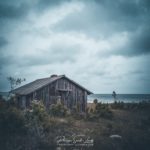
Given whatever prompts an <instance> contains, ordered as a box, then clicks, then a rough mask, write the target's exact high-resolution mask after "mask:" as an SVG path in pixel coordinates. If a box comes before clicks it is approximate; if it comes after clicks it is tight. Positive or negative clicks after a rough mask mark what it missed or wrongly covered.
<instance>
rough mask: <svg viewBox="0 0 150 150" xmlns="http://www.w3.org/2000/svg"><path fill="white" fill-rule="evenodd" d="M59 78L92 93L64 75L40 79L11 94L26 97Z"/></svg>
mask: <svg viewBox="0 0 150 150" xmlns="http://www.w3.org/2000/svg"><path fill="white" fill-rule="evenodd" d="M61 78H66V79H67V80H69V81H70V82H72V83H73V84H75V85H77V86H79V87H80V88H81V89H84V90H85V91H87V92H88V94H92V92H90V91H89V90H87V89H85V88H84V87H82V86H81V85H79V84H78V83H76V82H74V81H73V80H71V79H69V78H68V77H66V76H65V75H59V76H51V77H48V78H42V79H37V80H35V81H33V82H30V83H28V84H26V85H23V86H21V87H19V88H17V89H14V90H12V91H11V92H12V93H14V94H19V95H28V94H30V93H32V92H34V91H36V90H38V89H41V88H42V87H44V86H46V85H48V84H51V83H53V82H54V81H56V80H58V79H61Z"/></svg>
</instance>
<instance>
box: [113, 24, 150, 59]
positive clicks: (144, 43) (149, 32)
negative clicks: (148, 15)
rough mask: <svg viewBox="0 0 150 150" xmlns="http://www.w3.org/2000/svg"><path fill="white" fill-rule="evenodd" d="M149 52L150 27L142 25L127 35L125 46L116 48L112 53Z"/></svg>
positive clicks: (141, 53) (124, 54)
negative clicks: (142, 26)
mask: <svg viewBox="0 0 150 150" xmlns="http://www.w3.org/2000/svg"><path fill="white" fill-rule="evenodd" d="M149 53H150V27H144V28H142V29H141V30H139V31H137V32H135V33H134V34H132V35H131V36H129V40H128V42H127V44H126V46H125V47H123V48H122V49H118V50H117V51H116V52H114V54H116V55H118V54H119V55H123V56H128V57H132V56H138V55H147V54H149Z"/></svg>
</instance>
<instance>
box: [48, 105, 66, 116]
mask: <svg viewBox="0 0 150 150" xmlns="http://www.w3.org/2000/svg"><path fill="white" fill-rule="evenodd" d="M48 112H49V114H50V115H51V116H57V117H64V116H66V114H67V108H66V107H65V106H63V105H62V104H52V105H51V106H50V108H49V110H48Z"/></svg>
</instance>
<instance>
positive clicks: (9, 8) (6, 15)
mask: <svg viewBox="0 0 150 150" xmlns="http://www.w3.org/2000/svg"><path fill="white" fill-rule="evenodd" d="M28 11H29V6H28V5H27V4H26V3H24V2H23V1H16V0H14V1H9V0H5V1H0V18H1V19H14V18H16V19H17V18H20V17H23V16H25V15H26V14H27V12H28Z"/></svg>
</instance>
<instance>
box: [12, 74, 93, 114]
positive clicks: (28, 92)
mask: <svg viewBox="0 0 150 150" xmlns="http://www.w3.org/2000/svg"><path fill="white" fill-rule="evenodd" d="M12 93H14V94H15V95H16V99H17V102H18V106H19V107H22V108H28V107H30V104H31V101H32V100H41V101H43V103H44V105H45V106H46V107H49V106H50V105H51V104H56V103H57V102H58V101H59V102H61V103H62V104H63V105H65V106H66V107H67V108H69V109H72V108H73V107H76V106H77V105H78V107H79V111H81V112H85V109H86V107H87V95H89V94H92V92H90V91H89V90H87V89H86V88H84V87H82V86H81V85H79V84H78V83H76V82H75V81H73V80H71V79H69V78H68V77H66V76H65V75H51V76H50V77H48V78H42V79H37V80H35V81H33V82H31V83H29V84H26V85H24V86H21V87H19V88H17V89H15V90H13V91H12Z"/></svg>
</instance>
